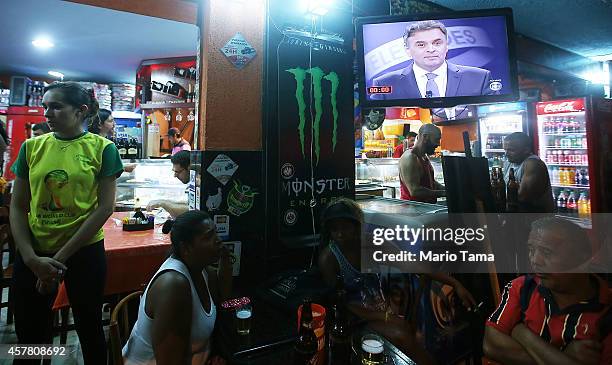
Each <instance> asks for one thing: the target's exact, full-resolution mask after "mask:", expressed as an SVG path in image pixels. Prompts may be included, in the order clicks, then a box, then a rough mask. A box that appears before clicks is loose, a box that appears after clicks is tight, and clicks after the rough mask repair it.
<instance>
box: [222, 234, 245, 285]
mask: <svg viewBox="0 0 612 365" xmlns="http://www.w3.org/2000/svg"><path fill="white" fill-rule="evenodd" d="M223 246H225V247H227V249H228V250H229V252H230V253H231V255H232V258H231V263H232V276H238V275H239V274H240V251H241V249H242V242H241V241H231V242H223Z"/></svg>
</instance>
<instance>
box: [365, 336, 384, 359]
mask: <svg viewBox="0 0 612 365" xmlns="http://www.w3.org/2000/svg"><path fill="white" fill-rule="evenodd" d="M384 350H385V346H384V341H383V339H382V338H381V337H380V336H378V335H375V334H367V335H365V336H363V337H362V338H361V364H362V365H383V364H385V363H386V356H385V351H384Z"/></svg>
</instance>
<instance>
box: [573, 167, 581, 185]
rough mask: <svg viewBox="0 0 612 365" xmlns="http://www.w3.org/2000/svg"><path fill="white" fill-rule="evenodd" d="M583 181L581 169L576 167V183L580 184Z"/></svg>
mask: <svg viewBox="0 0 612 365" xmlns="http://www.w3.org/2000/svg"><path fill="white" fill-rule="evenodd" d="M581 182H582V173H581V172H580V169H576V174H575V177H574V184H576V185H580V183H581Z"/></svg>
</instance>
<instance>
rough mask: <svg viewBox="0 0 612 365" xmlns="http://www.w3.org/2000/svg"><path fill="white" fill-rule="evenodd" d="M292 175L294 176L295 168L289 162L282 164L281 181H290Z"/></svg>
mask: <svg viewBox="0 0 612 365" xmlns="http://www.w3.org/2000/svg"><path fill="white" fill-rule="evenodd" d="M293 174H295V167H293V165H292V164H291V163H289V162H287V163H286V164H283V167H281V175H283V179H291V178H292V177H293Z"/></svg>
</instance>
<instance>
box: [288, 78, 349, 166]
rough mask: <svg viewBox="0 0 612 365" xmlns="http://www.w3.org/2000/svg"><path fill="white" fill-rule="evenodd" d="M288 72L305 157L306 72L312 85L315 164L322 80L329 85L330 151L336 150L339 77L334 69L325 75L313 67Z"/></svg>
mask: <svg viewBox="0 0 612 365" xmlns="http://www.w3.org/2000/svg"><path fill="white" fill-rule="evenodd" d="M286 71H287V72H289V73H290V74H292V75H293V77H294V79H295V83H296V87H295V99H296V100H297V104H298V112H299V118H300V123H299V124H298V132H299V134H300V144H301V147H302V157H304V158H305V157H306V156H305V154H304V128H305V126H306V99H305V98H304V81H305V80H306V74H310V77H311V79H312V80H311V82H312V86H313V90H312V92H313V95H314V107H315V119H314V123H313V125H312V133H313V137H314V144H315V155H316V156H317V163H316V164H317V165H318V164H319V155H320V153H321V146H320V143H319V141H320V135H319V130H320V126H321V117H322V116H323V87H322V82H323V80H327V81H329V83H330V85H331V93H330V95H329V98H330V103H331V106H332V115H333V116H334V129H333V134H332V151H334V152H335V151H336V141H337V132H338V102H337V98H336V96H337V94H338V87H339V86H340V78H339V77H338V74H337V73H335V72H334V71H332V72H330V73H328V74H327V75H326V74H325V72H323V70H321V68H319V67H313V68H309V69H306V70H305V69H303V68H299V67H297V68H291V69H289V70H286Z"/></svg>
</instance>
